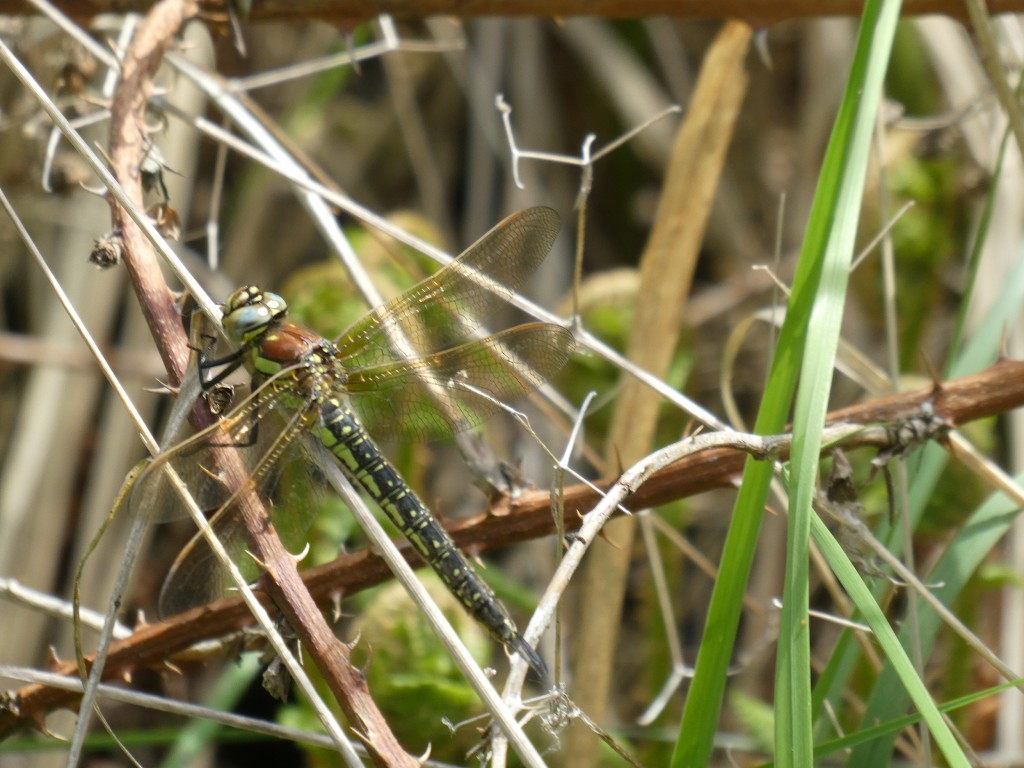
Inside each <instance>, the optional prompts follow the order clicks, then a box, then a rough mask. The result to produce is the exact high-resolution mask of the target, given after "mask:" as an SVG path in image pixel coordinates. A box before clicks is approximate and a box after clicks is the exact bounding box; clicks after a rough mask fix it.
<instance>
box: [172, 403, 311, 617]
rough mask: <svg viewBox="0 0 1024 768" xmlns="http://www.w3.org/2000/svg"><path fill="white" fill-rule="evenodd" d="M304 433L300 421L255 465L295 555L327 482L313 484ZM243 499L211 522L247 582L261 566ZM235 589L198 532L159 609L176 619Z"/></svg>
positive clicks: (262, 492)
mask: <svg viewBox="0 0 1024 768" xmlns="http://www.w3.org/2000/svg"><path fill="white" fill-rule="evenodd" d="M262 426H263V425H262V424H261V428H262ZM267 426H270V425H267ZM300 430H301V425H300V424H299V423H298V417H296V418H293V419H292V420H291V421H290V422H289V425H288V428H287V429H286V430H284V431H278V433H277V434H278V437H277V439H276V440H275V441H274V444H273V445H272V446H271V447H270V448H269V449H268V450H265V451H264V454H263V457H262V459H261V462H260V463H259V464H257V466H256V467H254V470H255V472H254V476H255V477H256V478H257V479H256V480H254V481H253V484H252V485H251V486H250V488H251V489H252V490H254V491H256V492H257V493H258V494H259V496H260V498H261V499H262V500H264V501H265V502H267V501H269V500H270V499H273V500H274V505H273V509H272V510H271V512H272V519H273V522H274V528H275V530H276V531H277V533H278V535H279V536H280V538H281V541H282V543H283V544H284V545H285V547H287V548H288V549H289V550H290V551H293V552H298V551H299V550H301V548H302V546H303V544H304V542H305V540H306V534H307V533H308V531H309V528H310V526H312V524H313V520H314V519H315V517H316V515H317V512H318V510H319V507H320V505H319V504H318V503H317V500H316V498H313V499H311V498H310V494H313V495H314V496H318V495H319V493H320V492H321V491H322V487H321V486H322V484H317V483H310V469H309V463H310V461H311V460H312V458H311V456H310V455H309V454H310V451H309V448H310V445H309V443H310V441H309V440H308V439H306V438H305V437H304V436H303V435H302V434H301V431H300ZM296 437H298V438H299V439H296ZM237 500H238V495H237V494H236V495H234V496H232V497H230V498H229V499H228V500H227V501H226V502H225V503H224V504H223V505H222V506H221V507H220V508H219V509H218V510H217V512H216V513H215V514H214V516H213V517H212V518H211V519H210V525H211V527H212V528H213V530H214V533H215V534H216V535H217V538H218V539H219V540H220V543H221V544H222V545H223V547H224V549H225V550H226V551H227V553H228V555H229V557H230V558H231V560H232V562H234V563H235V564H236V565H237V566H238V568H239V570H241V572H242V575H243V576H244V577H245V579H246V581H255V580H256V579H257V578H258V577H259V568H258V566H257V565H256V563H255V562H254V561H253V559H252V558H251V557H249V556H248V555H247V554H246V550H247V548H248V538H247V536H246V528H245V524H244V523H243V522H242V519H241V516H242V511H241V508H240V505H239V504H238V503H237ZM268 507H269V505H268ZM231 586H233V581H232V579H231V576H230V574H228V572H227V570H226V569H225V568H224V567H223V566H222V564H221V562H220V560H219V558H218V557H217V556H216V555H215V554H214V552H213V549H212V548H211V547H210V543H209V542H208V541H207V540H206V537H204V536H203V534H202V533H201V532H198V533H196V535H195V536H193V537H192V539H191V540H190V541H189V542H188V544H187V545H186V546H185V548H184V549H182V551H181V552H180V553H179V555H178V557H177V558H176V559H175V561H174V564H173V565H172V566H171V570H170V571H169V572H168V574H167V578H166V579H165V580H164V584H163V587H162V588H161V590H160V601H159V606H158V607H159V612H160V615H161V616H171V615H173V614H176V613H181V612H182V611H186V610H188V609H190V608H194V607H196V606H197V605H202V604H203V603H206V602H209V601H210V600H214V599H216V598H218V597H223V596H224V595H225V594H226V593H227V592H228V590H229V588H230V587H231Z"/></svg>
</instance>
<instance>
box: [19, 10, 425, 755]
mask: <svg viewBox="0 0 1024 768" xmlns="http://www.w3.org/2000/svg"><path fill="white" fill-rule="evenodd" d="M197 8H198V6H197V4H196V3H195V2H189V1H188V0H181V1H179V0H164V2H161V3H159V4H158V5H156V6H154V7H153V9H152V11H151V12H150V13H149V15H148V16H147V17H146V20H145V22H144V23H143V24H142V25H141V26H140V28H139V30H138V33H137V34H136V35H135V37H134V39H133V41H132V44H131V46H130V47H129V49H128V50H127V51H126V53H125V57H124V62H123V65H122V71H121V77H120V80H119V83H118V87H117V90H116V92H115V96H114V102H113V105H112V110H111V133H110V158H111V165H112V171H113V173H114V175H115V176H116V177H117V179H118V181H119V183H120V184H121V185H122V186H123V187H124V188H125V189H126V190H127V191H128V192H129V193H130V194H131V196H132V198H133V199H134V200H135V202H136V203H137V204H138V205H139V206H140V207H142V187H141V179H140V171H139V168H140V166H141V164H142V162H143V160H144V158H145V155H146V152H147V151H148V148H149V141H148V137H147V128H146V105H147V102H148V99H149V97H150V96H151V95H152V88H153V77H154V75H155V74H156V71H157V69H158V68H159V66H160V62H161V59H162V56H163V54H164V52H165V51H166V50H167V49H168V48H169V47H170V46H171V45H172V44H173V43H174V40H175V37H176V35H177V33H178V31H179V30H180V28H181V26H182V25H183V24H184V23H185V22H186V21H187V20H188V19H190V18H192V17H193V16H195V15H196V12H197ZM112 211H113V219H114V227H115V229H116V230H117V231H119V232H120V233H121V236H122V241H123V248H124V261H125V265H126V267H127V269H128V272H129V274H130V276H131V279H132V284H133V286H134V287H135V290H136V293H137V295H138V297H139V301H140V303H141V305H142V309H143V313H144V315H145V317H146V321H147V323H148V324H149V326H150V329H151V331H152V333H153V336H154V339H155V340H156V343H157V346H158V348H159V350H160V354H161V357H162V359H163V360H164V363H165V366H166V368H167V372H168V376H169V377H170V379H171V382H172V383H175V384H176V383H178V382H180V381H181V379H182V377H183V372H184V370H185V366H186V365H187V360H188V347H187V341H186V339H185V336H184V332H183V330H182V326H181V320H180V316H179V314H178V312H177V310H176V309H175V306H174V302H173V296H172V294H171V291H170V289H169V288H168V287H167V285H166V283H165V282H164V280H163V277H162V274H161V272H160V269H159V265H158V263H157V259H156V255H155V251H154V249H153V248H152V246H151V244H150V243H149V241H148V240H146V238H145V236H144V235H143V233H142V232H141V230H140V229H139V227H138V226H137V225H136V224H135V223H134V222H133V221H132V220H131V218H130V217H128V216H127V215H126V213H125V211H124V210H123V209H122V208H120V206H117V205H114V206H112ZM202 408H203V406H202V405H199V404H197V406H196V410H195V411H194V413H193V422H194V425H195V426H196V427H197V428H202V427H203V426H205V425H207V424H209V423H210V416H209V414H208V413H206V412H204V411H203V410H202ZM217 463H218V465H219V466H220V467H221V468H222V470H223V471H224V473H225V477H226V478H227V480H228V482H229V483H232V484H234V485H235V486H236V487H243V484H244V482H245V476H246V475H245V468H244V466H242V464H241V462H240V461H239V459H238V457H237V455H235V454H234V452H233V451H230V450H222V451H219V455H218V456H217ZM238 506H239V509H240V511H241V520H242V522H243V524H244V525H245V527H246V530H247V533H248V534H249V538H250V540H251V544H252V552H253V555H254V557H256V558H258V560H259V561H260V562H261V563H262V564H263V565H264V567H265V572H266V578H265V579H264V580H263V582H262V583H263V584H264V586H265V588H266V590H267V592H268V593H269V594H270V595H271V597H272V599H273V603H274V605H275V606H277V607H278V609H279V610H280V611H281V613H283V614H284V616H285V617H286V618H287V620H288V622H289V624H290V626H291V627H292V629H293V631H294V632H295V634H296V637H297V638H298V640H299V641H300V642H301V643H302V646H303V647H304V648H305V649H306V651H307V652H308V653H309V655H310V657H311V658H312V659H313V661H314V663H315V664H316V665H317V668H318V669H319V671H320V673H321V675H322V676H323V678H324V680H325V681H326V682H327V685H328V687H329V688H330V689H331V692H332V694H333V696H334V698H335V699H336V700H337V702H338V704H339V705H340V706H341V708H342V710H343V711H344V713H345V716H346V717H347V718H348V721H349V723H350V725H351V726H352V727H353V729H354V730H355V731H356V732H357V733H358V734H359V735H360V736H361V738H362V739H363V740H364V742H365V744H366V746H367V748H368V751H369V754H370V756H371V757H372V759H373V760H374V762H375V763H376V764H378V765H382V766H383V765H387V766H414V765H417V764H418V763H417V761H416V760H415V758H413V757H412V756H410V755H408V754H407V753H406V752H405V751H404V750H403V749H402V747H401V745H400V744H399V743H398V741H397V739H396V738H395V737H394V735H393V734H392V733H391V729H390V727H389V726H388V724H387V722H386V720H385V719H384V717H383V715H382V714H381V712H380V711H379V709H378V708H377V706H376V704H375V703H374V701H373V699H372V698H371V696H370V692H369V689H368V687H367V685H366V680H365V677H364V676H363V674H362V672H361V671H360V670H359V669H358V668H356V667H355V666H353V665H352V663H351V661H350V659H349V650H348V647H347V646H346V645H345V644H344V643H342V642H341V641H340V640H339V639H338V638H337V637H336V636H335V635H334V633H333V632H332V631H331V628H330V627H329V626H328V624H327V621H326V620H325V618H324V615H323V614H322V613H321V611H320V609H319V608H318V607H317V605H316V603H315V602H314V601H313V599H312V597H311V596H310V594H309V592H308V591H307V590H306V588H305V587H304V586H303V584H302V580H301V578H300V576H299V573H298V570H297V567H296V562H295V559H294V558H293V557H292V555H291V554H290V553H289V552H288V551H287V550H286V549H285V548H284V546H283V545H282V544H281V542H280V540H279V539H278V538H277V535H276V533H275V532H274V531H273V528H272V527H271V526H268V525H266V520H267V516H266V512H265V510H264V509H263V508H262V506H261V504H260V502H259V500H258V498H256V496H255V494H252V493H247V494H243V497H242V498H241V500H240V501H239V505H238ZM188 631H190V630H187V628H186V632H185V635H183V636H182V639H183V640H184V639H185V636H186V635H187V633H188ZM125 671H126V670H125V669H124V668H121V669H119V668H118V665H117V664H109V660H108V665H107V667H106V668H105V670H104V678H107V679H108V678H111V677H114V676H119V675H123V674H124V672H125ZM25 711H26V710H22V712H23V713H24V712H25ZM30 719H32V718H31V716H30ZM36 722H41V721H36Z"/></svg>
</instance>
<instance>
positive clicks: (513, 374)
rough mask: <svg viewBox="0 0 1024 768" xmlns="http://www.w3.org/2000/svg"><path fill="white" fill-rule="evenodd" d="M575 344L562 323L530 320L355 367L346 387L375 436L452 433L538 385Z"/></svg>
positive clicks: (483, 418)
mask: <svg viewBox="0 0 1024 768" xmlns="http://www.w3.org/2000/svg"><path fill="white" fill-rule="evenodd" d="M573 346H574V342H573V337H572V334H571V333H570V332H569V331H567V330H566V329H565V328H562V327H561V326H558V325H553V324H550V323H530V324H528V325H521V326H518V327H516V328H511V329H509V330H507V331H504V332H502V333H497V334H495V335H493V336H488V337H487V338H485V339H479V340H475V341H471V342H467V343H465V344H462V345H460V346H457V347H453V348H451V349H447V350H445V351H443V352H439V353H437V354H435V355H430V356H428V357H422V358H417V359H416V360H407V361H404V362H394V361H391V362H390V363H388V364H386V365H381V366H377V367H372V368H364V369H360V370H357V371H352V372H350V373H349V375H348V378H347V382H346V386H345V390H346V391H347V392H348V393H349V394H351V395H353V397H352V405H353V407H354V408H355V409H356V410H357V411H358V412H359V414H360V416H361V417H363V419H364V420H365V422H366V424H367V427H368V429H369V431H370V432H371V433H372V434H376V435H381V436H389V437H412V438H425V439H432V438H437V437H447V436H450V435H451V434H453V433H454V432H459V431H461V430H464V429H469V428H471V427H474V426H476V425H478V424H480V423H481V422H482V421H484V420H485V419H486V418H488V417H489V416H491V415H492V414H493V413H494V412H495V411H497V410H499V409H500V408H501V407H502V406H503V405H505V404H507V403H510V402H512V401H514V400H517V399H518V398H520V397H522V396H523V395H525V394H526V393H528V392H531V391H533V390H534V389H536V388H537V387H539V386H540V385H541V384H543V383H544V382H545V381H546V380H547V379H548V378H550V377H551V376H552V375H554V374H555V373H557V372H558V371H559V370H560V369H561V368H562V366H564V365H565V363H566V362H567V361H568V359H569V355H570V354H571V353H572V349H573Z"/></svg>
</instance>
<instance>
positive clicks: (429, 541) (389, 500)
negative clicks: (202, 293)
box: [320, 398, 546, 676]
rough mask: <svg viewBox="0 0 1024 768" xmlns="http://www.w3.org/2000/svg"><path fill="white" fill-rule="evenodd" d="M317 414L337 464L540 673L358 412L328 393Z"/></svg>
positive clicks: (487, 589) (447, 582)
mask: <svg viewBox="0 0 1024 768" xmlns="http://www.w3.org/2000/svg"><path fill="white" fill-rule="evenodd" d="M320 419H321V428H320V439H321V441H322V442H323V443H324V445H325V446H327V448H328V449H329V450H330V451H331V453H332V454H334V456H335V458H337V459H338V461H339V463H340V464H341V466H342V469H344V470H345V471H346V472H347V473H348V474H349V476H350V477H352V478H353V479H354V480H355V481H356V482H357V483H359V485H360V486H361V487H362V488H363V489H364V490H365V491H366V492H367V493H368V494H369V495H370V496H371V497H372V498H373V500H374V501H375V502H376V503H377V504H379V505H380V507H381V509H383V510H384V512H385V514H387V516H388V518H389V519H390V520H391V522H392V523H394V525H395V526H396V527H397V528H398V529H399V530H400V531H401V532H402V534H403V535H404V536H405V537H406V538H407V539H408V540H409V542H410V543H411V544H412V545H413V547H415V548H416V551H417V552H418V553H419V554H420V556H421V557H422V558H423V559H424V560H425V561H426V562H427V564H428V565H429V566H430V567H431V568H433V569H434V571H435V572H436V573H437V574H438V576H440V577H441V579H442V581H444V583H445V585H446V586H447V587H448V589H449V590H450V591H451V592H452V594H454V595H455V596H456V597H457V598H458V599H459V601H460V602H461V603H462V604H463V606H465V608H466V609H467V610H468V611H469V612H470V614H471V615H472V616H473V618H475V619H476V620H477V621H478V622H480V624H482V625H483V626H484V627H485V628H486V629H487V630H488V631H489V632H490V633H491V635H492V636H493V637H494V638H495V639H497V640H498V641H499V642H501V643H502V644H504V645H505V646H506V647H508V648H509V650H512V651H516V652H518V653H520V654H522V655H523V656H524V658H526V660H527V661H528V662H529V664H530V666H531V667H533V668H534V669H535V670H536V671H537V673H538V674H540V675H542V676H543V675H544V674H545V672H546V668H545V665H544V662H543V661H542V660H541V658H540V657H539V656H538V655H537V653H536V651H534V650H533V648H532V647H530V645H529V644H527V643H526V641H525V640H523V638H522V637H521V636H520V634H519V631H518V630H517V629H516V625H515V622H514V621H513V620H512V617H511V616H509V614H508V612H507V611H506V610H505V607H504V606H503V605H502V604H501V603H500V602H499V601H498V599H497V597H495V595H494V592H493V591H491V588H490V587H489V586H488V585H487V584H486V583H485V582H484V581H483V579H481V578H480V576H479V575H478V574H477V573H476V571H474V570H473V568H472V566H470V564H469V562H468V561H467V560H466V558H465V557H464V556H463V555H462V553H461V552H459V550H458V548H457V547H456V546H455V542H454V541H453V540H452V538H451V536H449V535H448V532H447V531H446V530H445V529H444V528H443V527H442V526H441V524H440V523H439V522H438V521H437V519H436V518H435V517H434V515H433V514H432V513H431V512H430V510H429V509H428V508H427V506H426V505H425V504H424V503H423V501H422V500H421V499H420V497H419V496H417V495H416V492H415V491H414V490H413V489H412V488H411V487H410V486H409V484H408V483H407V482H406V481H405V479H404V478H403V477H402V476H401V475H400V474H399V473H398V471H397V470H396V469H395V468H394V467H393V466H392V464H391V462H390V461H388V459H387V457H386V456H384V454H383V452H382V451H381V450H380V448H378V447H377V444H376V443H375V442H374V441H373V438H371V437H370V435H369V433H368V432H367V431H366V428H365V427H364V426H363V424H362V422H361V421H359V418H358V417H357V416H356V415H355V414H354V413H353V412H352V410H351V409H350V408H349V407H348V406H347V405H345V404H344V403H342V402H340V401H339V400H336V399H334V398H329V399H328V401H327V402H326V403H324V404H322V406H321V409H320Z"/></svg>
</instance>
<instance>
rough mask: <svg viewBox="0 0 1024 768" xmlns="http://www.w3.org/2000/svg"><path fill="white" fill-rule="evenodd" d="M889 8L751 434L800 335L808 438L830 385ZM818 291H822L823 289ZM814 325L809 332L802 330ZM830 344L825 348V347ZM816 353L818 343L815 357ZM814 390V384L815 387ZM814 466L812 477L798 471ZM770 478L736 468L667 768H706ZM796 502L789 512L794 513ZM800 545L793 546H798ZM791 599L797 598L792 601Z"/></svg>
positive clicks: (790, 725) (805, 711) (804, 655)
mask: <svg viewBox="0 0 1024 768" xmlns="http://www.w3.org/2000/svg"><path fill="white" fill-rule="evenodd" d="M899 8H900V4H899V2H889V3H883V2H879V1H877V0H876V2H869V3H868V4H867V5H866V7H865V11H864V16H863V21H862V25H861V32H860V37H859V39H858V44H857V50H856V53H855V56H854V62H853V65H852V67H851V73H850V77H849V81H848V84H847V91H846V95H845V97H844V99H843V103H842V106H841V109H840V112H839V115H838V117H837V120H836V125H835V128H834V130H833V134H832V138H831V140H830V142H829V148H828V151H827V153H826V157H825V161H824V164H823V169H822V175H821V179H820V181H819V185H818V190H817V193H816V196H815V200H814V205H813V208H812V211H811V217H810V221H809V223H808V228H807V235H806V238H805V241H804V245H803V249H802V251H801V257H800V262H799V264H798V267H797V273H796V276H795V278H794V283H793V293H792V296H791V298H790V302H789V306H788V308H787V314H786V321H785V323H784V325H783V327H782V330H781V332H780V336H779V344H778V348H777V350H776V353H775V356H774V358H773V361H772V366H771V370H770V372H769V375H768V383H767V386H766V388H765V396H764V399H763V401H762V404H761V409H760V411H759V413H758V417H757V421H756V424H755V431H757V432H758V433H760V434H770V433H776V432H780V431H781V430H782V429H783V428H784V426H785V423H786V419H787V416H788V413H789V404H790V403H791V402H792V398H793V392H794V389H795V386H796V381H797V371H798V370H800V369H801V364H802V362H803V359H804V350H805V348H806V346H807V345H808V339H809V336H808V332H809V330H813V331H814V338H815V343H814V345H811V346H810V350H811V354H810V356H809V359H808V362H807V364H806V366H804V375H805V376H809V377H810V378H808V379H807V380H806V381H805V387H804V391H807V390H821V391H820V392H817V393H809V399H808V400H807V401H806V403H805V404H804V405H803V406H802V408H803V411H802V414H801V415H800V418H801V419H802V421H803V423H804V424H805V425H808V426H809V427H810V426H812V425H815V424H816V425H817V426H815V427H813V429H809V430H808V431H814V432H815V433H818V432H820V425H821V423H823V419H824V407H825V406H824V403H825V400H826V399H827V390H828V384H829V383H830V382H831V375H832V360H833V359H834V355H835V345H836V341H835V340H836V339H837V338H838V323H839V316H840V314H841V309H842V304H843V295H844V293H845V281H846V271H847V268H848V264H849V259H850V255H851V254H852V250H853V238H854V236H855V233H856V224H857V219H858V216H859V211H860V197H861V195H862V187H863V179H864V174H865V169H866V163H867V155H868V147H869V142H870V136H871V130H872V127H873V122H874V114H875V110H876V108H877V105H878V103H879V99H880V96H881V92H882V80H883V77H884V74H885V68H886V65H887V62H888V59H889V50H890V47H891V44H892V37H893V34H894V31H895V25H896V20H897V18H898V14H899ZM823 285H824V286H825V289H824V290H822V286H823ZM812 318H813V321H814V322H813V323H812ZM829 338H832V339H833V340H832V341H831V342H830V341H828V339H829ZM817 345H823V346H824V348H821V347H819V346H817ZM822 382H825V385H824V386H820V385H821V383H822ZM803 437H804V439H803V440H802V441H801V445H800V453H799V454H795V456H796V457H797V459H798V462H802V464H799V463H798V466H800V467H801V471H802V474H803V475H804V476H805V478H806V480H804V481H801V483H808V484H809V483H811V482H812V481H813V478H814V477H815V476H816V470H817V450H818V447H819V445H818V443H819V440H818V439H816V438H814V437H812V436H810V435H804V436H803ZM812 461H813V465H814V468H813V470H811V471H810V472H808V467H809V466H810V465H811V462H812ZM771 478H772V467H771V466H770V465H769V464H767V463H765V462H756V461H753V460H750V461H748V462H747V464H746V467H745V470H744V477H743V484H742V486H741V488H740V491H739V495H738V497H737V500H736V506H735V508H734V513H733V521H732V525H731V526H730V528H729V533H728V535H727V537H726V542H725V548H724V551H723V555H722V562H721V570H720V576H719V578H718V580H717V582H716V584H715V588H714V592H713V594H712V598H711V606H710V609H709V613H708V623H707V627H706V628H705V633H704V638H703V641H702V643H701V648H700V651H699V653H698V656H697V663H696V670H695V676H694V680H693V685H692V686H691V689H690V694H689V696H688V697H687V701H686V705H685V707H684V710H683V717H682V720H681V722H680V734H679V739H678V741H677V743H676V749H675V752H674V754H673V757H672V765H673V766H690V765H705V764H706V763H707V762H708V760H709V759H710V753H711V748H712V740H713V736H714V733H715V729H716V725H717V719H718V712H719V708H720V706H721V701H722V695H723V693H724V690H725V681H726V673H727V670H728V665H729V661H730V656H731V654H732V649H733V643H734V639H735V636H736V629H737V627H738V624H739V617H740V610H741V605H742V595H743V591H744V589H745V586H746V582H747V579H748V577H749V573H750V563H751V562H752V560H753V554H754V549H755V547H756V544H757V537H758V533H759V531H760V522H761V515H762V510H763V509H764V504H765V500H766V498H767V493H768V486H769V483H770V481H771ZM810 490H813V488H812V486H810V485H804V484H801V485H799V486H798V487H795V488H794V493H795V494H797V496H796V497H795V498H797V499H800V498H804V499H805V501H804V502H803V505H804V506H805V507H806V508H807V513H801V514H800V515H799V516H798V518H797V519H796V520H795V521H793V520H791V530H790V534H789V535H790V547H791V552H790V555H789V562H790V563H791V564H793V563H799V564H795V565H791V566H789V567H788V570H787V586H786V591H787V595H788V596H789V597H788V598H787V601H786V612H787V613H786V616H784V624H785V625H786V628H784V630H783V631H784V632H785V633H786V636H785V637H784V638H783V639H782V640H781V641H780V644H779V647H780V649H785V651H786V652H785V653H781V654H780V658H779V677H778V680H779V687H778V691H777V697H778V698H777V703H776V706H777V712H776V738H777V739H779V743H778V744H777V750H778V751H777V754H778V755H785V758H784V761H785V762H787V763H788V762H789V761H792V764H798V765H808V764H810V760H811V748H812V738H811V712H810V701H811V697H810V682H809V675H810V673H809V669H810V660H809V651H808V641H807V635H806V633H807V622H806V612H807V597H806V594H807V586H806V585H807V577H806V568H807V565H806V561H807V541H808V538H809V537H808V531H809V527H810V515H809V499H810V496H809V493H810ZM799 506H800V503H798V504H797V507H799ZM801 541H802V543H799V542H801ZM801 595H802V597H801Z"/></svg>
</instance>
